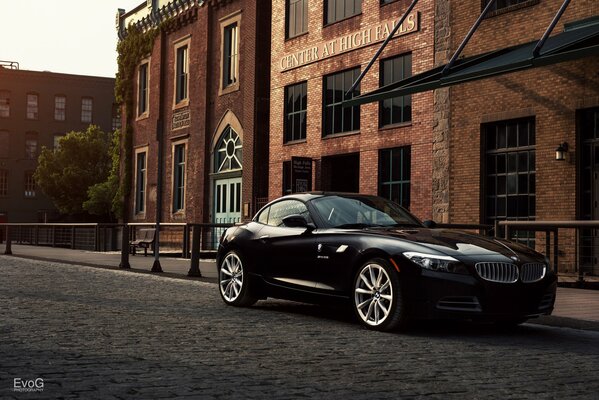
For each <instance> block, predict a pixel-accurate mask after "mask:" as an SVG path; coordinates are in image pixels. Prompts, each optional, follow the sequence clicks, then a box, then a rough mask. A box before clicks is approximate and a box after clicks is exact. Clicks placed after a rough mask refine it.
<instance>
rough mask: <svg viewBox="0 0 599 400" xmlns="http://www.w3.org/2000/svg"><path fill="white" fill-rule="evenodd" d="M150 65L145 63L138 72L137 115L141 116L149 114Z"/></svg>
mask: <svg viewBox="0 0 599 400" xmlns="http://www.w3.org/2000/svg"><path fill="white" fill-rule="evenodd" d="M148 67H149V63H148V62H144V63H143V64H141V65H140V66H139V70H138V72H137V115H138V116H141V115H144V114H145V113H147V112H148V94H149V89H148V84H149V75H148V70H149V69H148Z"/></svg>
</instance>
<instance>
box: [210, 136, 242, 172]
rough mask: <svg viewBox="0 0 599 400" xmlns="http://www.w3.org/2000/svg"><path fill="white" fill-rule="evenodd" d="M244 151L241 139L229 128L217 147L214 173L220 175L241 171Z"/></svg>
mask: <svg viewBox="0 0 599 400" xmlns="http://www.w3.org/2000/svg"><path fill="white" fill-rule="evenodd" d="M242 151H243V145H242V143H241V138H240V137H239V135H238V134H237V132H235V131H234V130H233V128H231V126H227V127H226V128H225V129H224V131H223V133H222V135H221V136H220V139H219V141H218V143H217V145H216V153H215V155H214V171H216V172H217V173H220V172H227V171H236V170H239V169H241V167H242V160H243V158H242Z"/></svg>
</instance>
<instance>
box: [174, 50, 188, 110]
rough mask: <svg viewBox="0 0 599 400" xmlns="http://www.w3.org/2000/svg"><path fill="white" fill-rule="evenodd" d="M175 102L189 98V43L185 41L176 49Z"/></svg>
mask: <svg viewBox="0 0 599 400" xmlns="http://www.w3.org/2000/svg"><path fill="white" fill-rule="evenodd" d="M175 57H176V65H175V104H179V103H182V102H183V101H184V100H187V99H188V93H187V92H188V88H189V45H188V42H184V43H182V44H180V45H179V46H177V47H176V49H175Z"/></svg>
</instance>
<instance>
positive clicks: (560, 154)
mask: <svg viewBox="0 0 599 400" xmlns="http://www.w3.org/2000/svg"><path fill="white" fill-rule="evenodd" d="M567 152H568V143H566V142H564V143H562V144H560V145H559V146H558V147H557V149H555V159H556V160H557V161H564V160H565V159H566V153H567Z"/></svg>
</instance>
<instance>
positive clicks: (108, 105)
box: [0, 62, 120, 222]
mask: <svg viewBox="0 0 599 400" xmlns="http://www.w3.org/2000/svg"><path fill="white" fill-rule="evenodd" d="M119 123H120V120H119V119H118V112H116V108H115V105H114V79H111V78H101V77H93V76H81V75H68V74H59V73H53V72H38V71H24V70H20V69H18V63H15V62H12V63H11V62H2V63H1V64H0V222H2V221H8V222H50V221H53V220H55V219H56V218H58V215H57V211H56V209H55V207H54V205H53V204H52V202H51V201H50V199H48V198H47V197H46V196H45V195H44V194H43V193H41V191H40V190H39V189H38V188H37V187H36V185H35V181H34V179H33V173H34V172H35V169H36V168H37V157H38V155H39V154H40V151H41V149H42V147H43V146H45V147H48V148H53V147H55V146H56V145H57V142H58V138H60V137H61V136H64V135H65V134H66V133H68V132H70V131H85V130H86V129H87V127H88V126H89V125H90V124H94V125H98V126H99V127H100V128H101V129H102V130H103V131H105V132H110V131H112V130H114V129H116V128H118V127H119V126H118V124H119Z"/></svg>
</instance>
